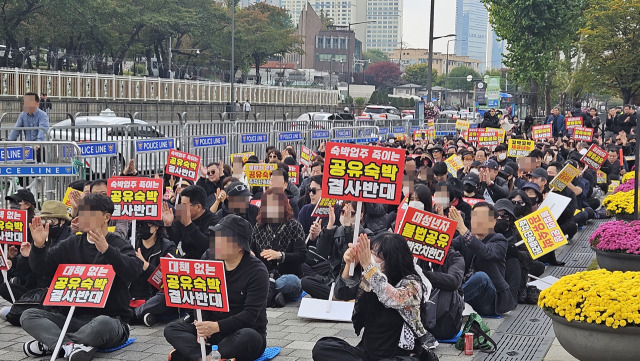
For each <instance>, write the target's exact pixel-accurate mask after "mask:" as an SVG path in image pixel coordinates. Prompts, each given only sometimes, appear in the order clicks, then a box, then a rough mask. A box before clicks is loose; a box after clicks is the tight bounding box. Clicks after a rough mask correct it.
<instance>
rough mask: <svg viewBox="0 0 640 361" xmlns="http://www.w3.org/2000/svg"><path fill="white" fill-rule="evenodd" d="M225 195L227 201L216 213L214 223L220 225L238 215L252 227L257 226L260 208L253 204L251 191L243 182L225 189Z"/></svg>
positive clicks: (233, 183)
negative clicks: (225, 218)
mask: <svg viewBox="0 0 640 361" xmlns="http://www.w3.org/2000/svg"><path fill="white" fill-rule="evenodd" d="M225 194H226V195H227V199H226V201H225V202H224V203H223V204H222V208H221V209H219V210H218V211H217V212H216V213H215V217H214V218H213V222H212V223H213V224H218V222H220V220H221V219H222V218H224V217H226V216H228V215H229V214H237V215H239V216H240V217H242V218H244V219H246V220H247V221H248V222H249V223H250V224H251V227H253V226H255V225H256V218H257V217H258V212H260V208H258V207H257V206H254V205H253V204H251V191H250V190H249V188H248V187H247V186H246V184H244V183H243V182H241V181H236V182H232V183H230V184H229V185H228V186H227V188H226V189H225Z"/></svg>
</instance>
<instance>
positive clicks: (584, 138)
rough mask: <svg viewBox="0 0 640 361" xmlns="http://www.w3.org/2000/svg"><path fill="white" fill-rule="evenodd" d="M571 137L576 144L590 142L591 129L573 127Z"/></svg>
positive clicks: (591, 137)
mask: <svg viewBox="0 0 640 361" xmlns="http://www.w3.org/2000/svg"><path fill="white" fill-rule="evenodd" d="M571 137H572V138H573V140H575V141H577V142H590V141H591V140H592V139H593V128H587V127H583V126H577V127H574V128H573V135H572V136H571Z"/></svg>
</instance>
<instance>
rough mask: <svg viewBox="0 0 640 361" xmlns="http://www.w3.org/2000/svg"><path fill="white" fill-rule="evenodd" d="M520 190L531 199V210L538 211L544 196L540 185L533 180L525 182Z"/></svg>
mask: <svg viewBox="0 0 640 361" xmlns="http://www.w3.org/2000/svg"><path fill="white" fill-rule="evenodd" d="M520 190H522V191H523V192H524V193H525V195H526V196H527V198H528V199H529V204H530V205H531V212H533V211H536V210H537V209H538V206H539V205H540V203H542V200H543V197H542V192H541V191H540V187H539V186H538V185H537V184H536V183H533V182H527V183H525V184H524V185H523V186H522V187H521V188H520Z"/></svg>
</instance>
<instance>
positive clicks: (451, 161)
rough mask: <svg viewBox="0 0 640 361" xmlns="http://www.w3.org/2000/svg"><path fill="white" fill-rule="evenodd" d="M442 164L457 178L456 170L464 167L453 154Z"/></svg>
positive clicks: (458, 157) (460, 160)
mask: <svg viewBox="0 0 640 361" xmlns="http://www.w3.org/2000/svg"><path fill="white" fill-rule="evenodd" d="M444 163H445V164H446V165H447V170H448V171H449V173H450V174H451V175H452V176H453V177H454V178H457V177H458V170H460V169H461V168H462V167H464V163H462V159H460V156H459V155H457V154H454V155H452V156H450V157H449V158H447V159H446V160H445V161H444Z"/></svg>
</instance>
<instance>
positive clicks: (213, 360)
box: [207, 345, 222, 361]
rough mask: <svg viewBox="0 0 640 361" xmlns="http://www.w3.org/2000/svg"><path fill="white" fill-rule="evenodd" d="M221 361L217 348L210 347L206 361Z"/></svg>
mask: <svg viewBox="0 0 640 361" xmlns="http://www.w3.org/2000/svg"><path fill="white" fill-rule="evenodd" d="M220 360H222V356H220V352H218V346H216V345H214V346H211V353H210V354H209V357H207V361H220Z"/></svg>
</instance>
